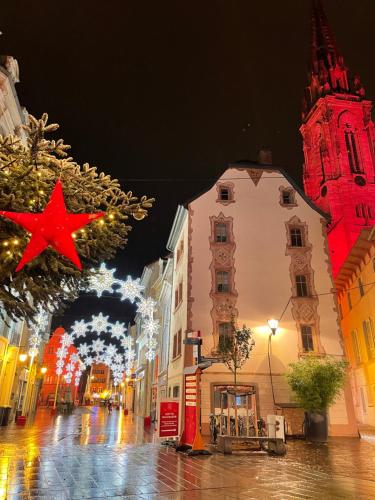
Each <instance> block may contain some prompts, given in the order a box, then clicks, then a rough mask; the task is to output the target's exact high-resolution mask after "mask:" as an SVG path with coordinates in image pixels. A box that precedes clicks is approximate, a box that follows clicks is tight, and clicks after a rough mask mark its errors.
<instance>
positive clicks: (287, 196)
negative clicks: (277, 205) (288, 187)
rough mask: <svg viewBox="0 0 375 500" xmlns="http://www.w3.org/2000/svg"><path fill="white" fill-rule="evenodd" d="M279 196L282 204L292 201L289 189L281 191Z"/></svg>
mask: <svg viewBox="0 0 375 500" xmlns="http://www.w3.org/2000/svg"><path fill="white" fill-rule="evenodd" d="M281 196H282V202H283V205H291V204H292V203H293V200H292V193H291V192H290V191H283V192H282V194H281Z"/></svg>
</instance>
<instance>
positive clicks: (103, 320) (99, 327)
mask: <svg viewBox="0 0 375 500" xmlns="http://www.w3.org/2000/svg"><path fill="white" fill-rule="evenodd" d="M108 318H109V316H103V314H102V313H99V314H98V315H97V316H92V320H91V322H90V323H89V325H90V327H91V329H92V331H93V332H96V333H99V334H100V333H107V331H108V328H109V327H110V323H109V321H108Z"/></svg>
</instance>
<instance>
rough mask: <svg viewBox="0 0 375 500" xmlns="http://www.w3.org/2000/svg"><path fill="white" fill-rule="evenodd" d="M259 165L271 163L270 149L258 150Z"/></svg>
mask: <svg viewBox="0 0 375 500" xmlns="http://www.w3.org/2000/svg"><path fill="white" fill-rule="evenodd" d="M258 163H259V165H272V151H271V150H270V149H261V150H259V151H258Z"/></svg>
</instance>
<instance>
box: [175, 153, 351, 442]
mask: <svg viewBox="0 0 375 500" xmlns="http://www.w3.org/2000/svg"><path fill="white" fill-rule="evenodd" d="M325 224H326V218H325V214H323V213H322V212H320V211H319V209H317V208H316V207H315V206H314V205H313V204H312V203H311V202H310V201H309V200H308V199H307V198H306V197H305V195H304V194H303V192H302V191H301V190H300V189H299V188H298V187H297V186H296V185H295V184H294V183H293V182H292V181H291V180H290V179H289V177H288V176H287V175H286V174H285V173H284V172H282V171H281V170H280V169H278V168H276V167H273V166H271V165H270V164H260V163H255V162H239V163H236V164H232V165H230V166H229V168H228V169H227V170H226V171H225V172H224V174H223V175H222V176H221V177H220V178H219V179H218V180H217V182H216V183H215V184H214V185H213V186H212V187H211V188H210V189H208V190H207V191H206V192H205V193H204V194H202V195H200V196H198V197H197V198H195V199H194V200H193V201H191V202H189V203H188V204H187V205H186V206H185V207H182V206H180V207H179V208H178V210H177V214H176V217H175V220H174V224H173V227H172V230H171V234H170V237H169V241H168V249H169V250H170V251H171V252H173V255H174V261H173V280H172V297H173V303H172V313H171V325H170V344H169V368H168V385H169V394H170V396H173V397H179V398H180V402H181V406H182V410H183V401H184V398H183V393H184V386H183V385H184V373H187V372H188V371H189V367H191V366H192V365H194V359H193V350H192V346H188V345H184V344H183V340H184V339H185V337H186V334H187V333H188V332H192V331H200V332H201V337H202V339H203V345H202V354H203V356H205V357H207V358H209V357H212V356H213V355H214V352H215V349H216V348H217V346H218V340H219V336H220V335H225V334H226V333H227V332H228V330H229V328H230V322H231V318H232V317H234V318H235V321H236V323H237V325H238V327H241V326H242V325H243V324H246V326H247V327H250V328H251V329H252V331H253V332H254V339H255V347H254V349H253V351H252V353H251V356H250V359H249V360H248V361H247V362H246V364H245V365H244V367H243V368H242V370H241V371H240V372H239V376H238V382H239V383H240V384H241V385H243V386H248V387H250V388H254V389H255V391H256V398H257V406H258V412H259V414H260V416H262V417H263V418H266V416H267V415H268V414H273V413H275V411H276V410H278V411H281V412H282V413H283V414H284V415H285V416H286V418H287V419H288V418H292V414H293V412H294V410H295V407H296V404H295V403H294V401H293V394H292V393H291V391H290V389H289V387H288V385H287V382H286V379H285V372H286V371H287V369H288V365H289V364H290V363H292V362H293V361H296V360H298V359H299V358H300V357H301V356H305V355H316V356H324V355H332V356H334V357H337V358H341V357H343V355H344V351H343V346H342V339H341V333H340V328H339V323H338V317H337V308H336V301H335V294H334V293H332V292H333V291H334V286H333V283H332V278H331V270H330V264H329V255H328V250H327V243H326V236H325ZM281 316H282V318H281V321H280V325H279V329H278V332H277V334H276V335H275V337H273V338H272V350H271V355H270V359H271V372H272V383H273V391H272V387H271V377H270V370H269V364H268V339H269V334H270V330H269V328H268V326H267V321H268V319H270V318H280V317H281ZM231 384H232V385H233V376H232V374H231V372H230V371H229V370H228V369H227V368H226V367H225V365H224V364H222V363H215V364H212V366H211V367H209V368H206V369H205V370H204V371H203V374H202V381H201V404H202V415H201V418H202V420H201V421H202V431H203V433H204V434H208V433H209V415H210V413H214V414H218V413H219V412H220V405H219V404H218V400H219V399H220V398H218V392H219V391H221V390H222V389H223V387H226V386H230V385H231ZM272 393H274V399H273V396H272ZM329 416H330V427H329V429H330V434H331V435H355V434H356V428H355V421H354V413H353V403H352V397H351V392H350V388H349V387H348V388H347V389H346V390H345V391H344V393H343V394H342V397H341V398H340V400H339V401H338V402H337V403H336V404H335V405H334V406H333V407H332V408H331V410H330V415H329ZM301 423H302V422H301ZM181 425H183V411H182V416H181ZM300 431H302V429H300Z"/></svg>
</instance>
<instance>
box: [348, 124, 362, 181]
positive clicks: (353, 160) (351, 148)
mask: <svg viewBox="0 0 375 500" xmlns="http://www.w3.org/2000/svg"><path fill="white" fill-rule="evenodd" d="M345 146H346V152H347V154H348V159H349V167H350V171H351V172H352V173H353V174H361V173H363V169H362V167H361V166H360V164H359V158H358V151H357V143H356V137H355V134H354V132H353V131H352V130H345Z"/></svg>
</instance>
